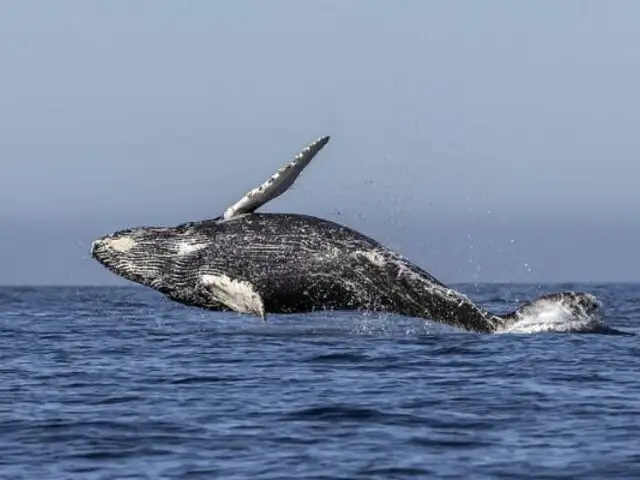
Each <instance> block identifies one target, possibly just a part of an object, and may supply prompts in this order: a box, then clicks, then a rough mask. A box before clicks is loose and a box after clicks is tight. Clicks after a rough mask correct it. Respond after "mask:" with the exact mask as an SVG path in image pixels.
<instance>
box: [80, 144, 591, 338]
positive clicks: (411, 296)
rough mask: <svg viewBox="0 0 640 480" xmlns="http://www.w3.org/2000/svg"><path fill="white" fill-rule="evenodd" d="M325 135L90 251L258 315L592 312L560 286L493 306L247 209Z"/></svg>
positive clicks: (394, 261)
mask: <svg viewBox="0 0 640 480" xmlns="http://www.w3.org/2000/svg"><path fill="white" fill-rule="evenodd" d="M327 141H328V137H324V138H321V139H319V140H317V141H316V142H314V143H312V144H311V145H309V147H307V148H306V149H305V150H303V151H302V152H301V153H300V154H299V155H298V156H297V157H295V159H294V160H293V161H292V162H290V163H289V164H287V165H285V166H284V167H282V168H280V169H279V170H278V171H277V172H276V173H275V174H274V175H273V176H272V177H270V178H269V179H268V180H267V181H266V182H265V183H264V184H262V185H261V186H259V187H257V188H255V189H253V190H251V191H250V192H249V193H248V194H247V195H245V196H244V197H243V198H242V199H241V200H240V201H238V202H236V203H235V204H234V205H233V206H231V207H229V208H228V209H227V210H225V212H224V214H223V215H220V216H218V217H216V218H214V219H210V220H203V221H198V222H190V223H184V224H182V225H178V226H175V227H136V228H130V229H126V230H121V231H119V232H115V233H113V234H110V235H107V236H105V237H102V238H100V239H98V240H96V241H95V242H94V243H93V246H92V249H91V255H92V256H93V257H94V258H95V259H96V260H98V261H99V262H100V263H102V264H103V265H104V266H105V267H107V268H108V269H109V270H111V271H112V272H114V273H115V274H117V275H119V276H121V277H124V278H126V279H128V280H131V281H133V282H137V283H140V284H143V285H146V286H148V287H151V288H153V289H155V290H158V291H160V292H162V293H163V294H165V295H166V296H167V297H169V298H170V299H172V300H174V301H177V302H180V303H183V304H185V305H190V306H195V307H200V308H204V309H209V310H232V311H236V312H239V313H244V314H250V315H256V316H259V317H261V318H263V319H265V317H266V316H267V314H268V313H305V312H311V311H314V310H320V309H328V310H369V311H379V312H388V313H394V314H400V315H407V316H412V317H421V318H425V319H431V320H434V321H436V322H440V323H444V324H448V325H452V326H455V327H458V328H462V329H464V330H469V331H475V332H483V333H492V332H497V331H499V330H504V329H505V328H508V327H509V326H510V325H512V324H514V323H515V322H517V321H518V320H520V319H521V318H523V315H526V314H528V313H529V312H534V311H536V309H539V307H541V306H548V305H549V303H550V302H552V303H553V304H554V305H557V306H559V307H560V308H561V309H563V311H566V312H568V313H569V314H570V315H574V316H577V317H580V316H583V317H589V316H593V315H597V314H598V308H599V302H598V301H597V300H596V298H595V297H594V296H593V295H591V294H588V293H575V292H562V293H555V294H550V295H546V296H543V297H540V298H539V299H537V300H535V301H533V302H526V303H525V304H523V305H522V307H521V308H520V309H517V310H514V311H513V312H511V313H508V314H506V315H496V314H494V313H491V312H489V311H487V310H484V309H483V308H482V307H480V306H478V305H476V304H474V303H473V302H472V301H471V300H470V299H469V298H468V297H466V296H465V295H463V294H462V293H459V292H457V291H455V290H453V289H451V288H449V287H447V286H446V285H445V284H443V283H442V282H440V281H439V280H437V279H436V278H434V277H433V276H432V275H431V274H429V273H428V272H426V271H425V270H423V269H422V268H420V267H419V266H417V265H415V264H414V263H412V262H410V261H409V260H407V259H406V258H403V257H402V256H401V255H399V254H397V253H395V252H393V251H392V250H390V249H388V248H386V247H384V246H383V245H381V244H380V243H378V242H377V241H375V240H373V239H372V238H369V237H368V236H366V235H363V234H362V233H359V232H357V231H355V230H353V229H351V228H349V227H347V226H344V225H340V224H337V223H334V222H332V221H329V220H326V219H322V218H317V217H313V216H309V215H300V214H290V213H255V210H256V209H257V208H259V207H260V206H261V205H264V204H265V203H266V202H268V201H270V200H272V199H273V198H275V197H277V196H278V195H281V194H282V193H283V192H284V191H286V190H287V189H288V188H289V187H290V186H291V185H292V184H293V182H294V181H295V179H296V178H297V176H298V175H299V174H300V172H301V171H302V169H304V168H305V167H306V166H307V165H308V164H309V162H310V160H311V159H312V158H313V157H314V156H315V155H316V154H317V152H318V151H319V150H320V149H321V148H322V147H323V146H324V145H325V144H326V143H327Z"/></svg>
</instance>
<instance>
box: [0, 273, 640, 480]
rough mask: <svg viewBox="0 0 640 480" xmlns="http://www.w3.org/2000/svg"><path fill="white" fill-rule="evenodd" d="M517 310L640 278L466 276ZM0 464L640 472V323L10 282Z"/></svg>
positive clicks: (211, 470)
mask: <svg viewBox="0 0 640 480" xmlns="http://www.w3.org/2000/svg"><path fill="white" fill-rule="evenodd" d="M456 288H458V289H459V290H461V291H463V292H464V293H466V294H467V295H469V296H470V297H472V298H473V299H474V300H475V301H476V302H478V303H480V304H482V305H484V306H486V307H489V308H492V309H495V310H505V309H508V308H509V307H513V306H515V305H517V303H518V302H519V301H523V300H527V299H532V298H534V297H537V296H538V295H540V294H542V293H545V292H551V291H560V290H566V289H576V290H581V291H588V292H592V293H594V294H596V295H597V297H598V298H599V299H600V300H602V302H603V303H604V310H605V314H606V318H607V323H608V324H610V325H611V326H613V327H615V328H618V329H620V330H625V331H627V332H633V333H636V334H638V333H640V285H634V284H602V285H600V284H584V285H581V284H563V285H543V286H540V285H519V284H511V285H509V284H481V285H456ZM0 322H1V328H0V356H1V362H0V371H1V382H0V479H2V480H10V479H30V480H31V479H33V480H35V479H38V480H42V479H165V478H166V479H190V478H203V479H217V478H220V479H228V480H231V479H252V480H256V479H279V480H282V479H366V480H372V479H378V478H379V479H415V478H430V479H434V478H436V479H437V478H451V479H460V478H473V479H493V478H504V479H513V478H519V479H520V478H535V479H552V478H553V479H568V478H571V479H574V478H580V479H598V480H601V479H605V478H606V479H611V478H629V479H637V478H640V382H639V380H640V376H639V372H640V346H639V345H640V344H639V340H638V339H639V338H640V337H638V336H618V335H597V334H591V335H589V334H563V333H535V334H534V333H529V334H522V333H506V334H498V335H480V334H474V333H467V332H460V331H457V330H455V329H453V328H450V327H443V326H440V325H437V324H431V323H429V322H425V321H423V320H419V319H410V318H404V317H398V316H388V315H379V314H361V313H357V314H356V313H345V312H337V313H326V312H316V313H313V314H309V315H291V316H277V315H271V316H270V317H268V319H267V323H266V324H265V323H262V322H261V321H260V320H259V319H255V318H250V317H246V316H242V315H237V314H233V313H224V314H221V313H215V312H206V311H202V310H198V309H194V308H188V307H184V306H182V305H179V304H176V303H173V302H170V301H169V300H167V299H165V298H164V297H163V296H162V295H161V294H159V293H157V292H154V291H152V290H150V289H145V288H141V287H122V288H120V287H112V288H101V287H77V288H76V287H59V288H58V287H43V288H30V287H29V288H28V287H15V288H8V287H7V288H1V289H0Z"/></svg>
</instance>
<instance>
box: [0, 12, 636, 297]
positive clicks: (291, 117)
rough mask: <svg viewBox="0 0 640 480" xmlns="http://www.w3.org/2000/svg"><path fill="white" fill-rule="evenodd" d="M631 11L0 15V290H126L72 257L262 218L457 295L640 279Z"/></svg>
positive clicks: (100, 269)
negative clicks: (238, 205)
mask: <svg viewBox="0 0 640 480" xmlns="http://www.w3.org/2000/svg"><path fill="white" fill-rule="evenodd" d="M638 18H640V3H639V2H634V1H622V0H619V1H616V2H601V1H595V0H594V1H568V0H567V1H563V2H558V1H555V0H546V1H544V0H543V1H537V2H512V1H507V0H504V1H493V0H485V1H483V2H476V1H472V0H467V1H457V2H443V1H425V0H414V1H411V0H404V1H402V2H389V1H381V0H379V1H374V0H366V1H365V0H363V1H349V0H317V1H314V2H301V1H299V0H274V1H272V2H258V1H249V0H246V1H237V2H210V1H205V0H199V1H196V0H192V1H189V2H177V1H158V0H156V1H139V0H127V1H124V0H119V1H110V2H104V1H100V2H98V1H92V0H66V1H64V2H63V1H31V2H24V1H21V0H5V1H3V2H2V3H1V4H0V59H1V61H2V74H1V75H0V284H20V285H26V284H38V285H56V284H61V285H62V284H72V285H80V284H96V285H97V284H124V283H125V282H124V281H122V280H119V279H118V278H117V277H115V276H114V275H113V274H111V273H109V272H107V271H106V270H105V269H104V268H103V267H101V266H100V265H99V264H98V263H97V262H95V261H93V260H91V259H90V258H89V247H90V244H91V241H92V240H93V239H95V238H98V237H100V236H102V235H105V234H107V233H110V232H111V231H114V230H119V229H122V228H126V227H131V226H139V225H165V226H170V225H174V224H178V223H182V222H184V221H190V220H198V219H203V218H211V217H215V216H217V215H219V214H220V213H221V212H222V211H224V209H225V208H226V207H228V206H229V205H231V204H232V203H233V202H235V201H236V200H237V199H238V198H239V197H241V196H242V195H243V194H244V193H245V192H246V191H247V190H249V189H250V188H252V187H254V186H257V185H258V184H259V183H261V182H262V181H263V180H265V179H266V178H267V177H268V176H269V175H270V174H271V173H273V171H275V169H276V168H277V167H279V166H280V165H281V164H283V163H284V162H286V161H288V160H289V159H290V158H291V157H293V156H294V155H295V154H296V153H297V152H298V151H299V150H300V149H301V148H302V147H304V146H305V145H306V144H307V143H309V142H310V141H312V140H313V139H315V138H317V137H319V136H321V135H331V141H330V143H329V144H328V145H327V147H325V149H324V150H323V151H322V152H321V153H320V154H319V155H318V156H317V157H316V159H315V160H314V161H313V162H312V164H311V165H310V166H309V167H308V168H307V170H306V171H305V172H304V173H303V174H302V175H301V177H300V178H299V179H298V181H297V183H296V185H295V186H294V188H293V189H292V190H290V191H289V192H287V193H286V194H284V195H282V196H281V197H279V198H278V199H276V200H274V201H273V202H271V203H269V204H268V205H266V206H265V207H263V209H262V210H264V211H280V212H298V213H307V214H312V215H317V216H322V217H325V218H328V219H331V220H334V221H338V222H341V223H344V224H347V225H349V226H351V227H355V228H357V229H358V230H360V231H362V232H363V233H366V234H369V235H372V236H374V237H375V238H376V239H378V240H379V241H382V242H383V243H384V244H385V245H387V246H389V247H390V248H393V249H394V250H397V251H400V252H401V253H403V254H405V255H406V256H408V257H409V258H411V259H412V260H414V261H415V262H416V263H418V264H419V265H420V266H422V267H424V268H426V269H427V270H428V271H429V272H431V273H432V274H434V275H435V276H436V277H437V278H439V279H440V280H442V281H444V282H447V283H455V282H467V281H472V282H494V281H504V282H510V281H513V282H558V281H594V282H601V281H640V260H638V259H639V258H640V257H639V256H638V255H637V249H638V246H639V245H640V223H639V222H638V214H639V213H640V189H638V188H637V184H638V177H639V175H640V163H639V162H638V161H637V157H638V152H640V148H639V147H640V135H638V131H639V130H640V101H639V100H640V95H639V93H638V92H639V90H638V85H640V55H638V51H637V49H638V45H640V29H638V28H637V19H638Z"/></svg>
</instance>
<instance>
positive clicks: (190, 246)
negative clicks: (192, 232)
mask: <svg viewBox="0 0 640 480" xmlns="http://www.w3.org/2000/svg"><path fill="white" fill-rule="evenodd" d="M205 247H206V245H204V244H202V243H200V244H198V243H188V242H180V243H179V244H178V255H188V254H190V253H193V252H197V251H198V250H202V249H203V248H205Z"/></svg>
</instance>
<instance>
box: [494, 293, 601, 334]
mask: <svg viewBox="0 0 640 480" xmlns="http://www.w3.org/2000/svg"><path fill="white" fill-rule="evenodd" d="M603 326H605V323H604V321H603V319H602V316H601V314H600V312H599V311H596V312H594V313H587V312H585V311H584V310H582V309H577V308H575V307H573V308H570V305H568V304H567V303H566V302H564V301H563V300H542V301H539V303H538V304H537V305H536V306H535V308H529V309H527V311H526V313H523V314H520V315H519V318H518V320H517V321H516V322H515V323H513V324H510V325H508V326H506V327H504V328H502V329H499V330H497V331H496V333H544V332H549V333H550V332H556V333H570V332H576V333H577V332H582V333H585V332H592V331H596V330H599V329H601V328H602V327H603Z"/></svg>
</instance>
